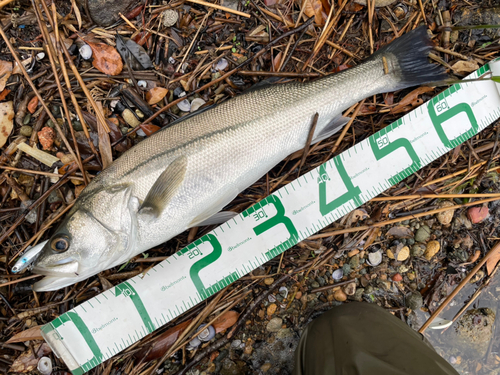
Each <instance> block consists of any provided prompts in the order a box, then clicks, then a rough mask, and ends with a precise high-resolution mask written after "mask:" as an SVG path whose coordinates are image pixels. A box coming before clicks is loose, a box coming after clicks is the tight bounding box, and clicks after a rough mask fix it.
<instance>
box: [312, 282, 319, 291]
mask: <svg viewBox="0 0 500 375" xmlns="http://www.w3.org/2000/svg"><path fill="white" fill-rule="evenodd" d="M311 287H312V288H313V289H316V288H319V283H318V282H317V281H314V282H313V283H312V284H311Z"/></svg>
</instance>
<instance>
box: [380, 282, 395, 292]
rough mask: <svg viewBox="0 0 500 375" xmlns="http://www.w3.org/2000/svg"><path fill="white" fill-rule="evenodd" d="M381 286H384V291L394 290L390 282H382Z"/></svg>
mask: <svg viewBox="0 0 500 375" xmlns="http://www.w3.org/2000/svg"><path fill="white" fill-rule="evenodd" d="M379 284H380V286H382V289H384V290H391V289H392V285H391V282H390V281H380V282H379Z"/></svg>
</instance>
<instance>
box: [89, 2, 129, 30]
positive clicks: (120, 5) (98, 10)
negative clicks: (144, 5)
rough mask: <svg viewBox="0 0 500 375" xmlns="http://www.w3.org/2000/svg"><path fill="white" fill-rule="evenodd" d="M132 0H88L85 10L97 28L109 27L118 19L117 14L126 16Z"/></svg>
mask: <svg viewBox="0 0 500 375" xmlns="http://www.w3.org/2000/svg"><path fill="white" fill-rule="evenodd" d="M133 3H134V0H88V2H87V3H86V4H87V8H88V10H89V13H90V17H91V18H92V20H93V21H94V22H95V23H96V24H98V25H99V26H111V25H112V24H113V23H114V22H116V21H117V20H119V19H120V16H119V15H118V14H119V13H122V14H126V12H127V9H129V7H130V6H131V5H132V4H133Z"/></svg>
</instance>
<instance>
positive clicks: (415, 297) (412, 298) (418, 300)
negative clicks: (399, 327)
mask: <svg viewBox="0 0 500 375" xmlns="http://www.w3.org/2000/svg"><path fill="white" fill-rule="evenodd" d="M423 304H424V300H423V298H422V295H421V294H420V293H419V292H413V293H412V294H410V295H409V296H408V298H406V307H408V308H409V309H412V310H418V309H420V308H421V307H422V305H423Z"/></svg>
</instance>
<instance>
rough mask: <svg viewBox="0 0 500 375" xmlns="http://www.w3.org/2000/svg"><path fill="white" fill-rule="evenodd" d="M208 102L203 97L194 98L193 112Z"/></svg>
mask: <svg viewBox="0 0 500 375" xmlns="http://www.w3.org/2000/svg"><path fill="white" fill-rule="evenodd" d="M205 103H206V102H205V101H204V100H203V99H202V98H196V99H193V101H192V102H191V112H194V111H196V110H198V109H199V108H200V107H201V106H202V105H203V104H205Z"/></svg>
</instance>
